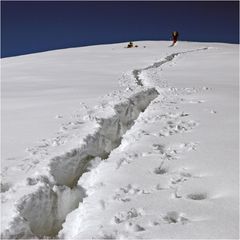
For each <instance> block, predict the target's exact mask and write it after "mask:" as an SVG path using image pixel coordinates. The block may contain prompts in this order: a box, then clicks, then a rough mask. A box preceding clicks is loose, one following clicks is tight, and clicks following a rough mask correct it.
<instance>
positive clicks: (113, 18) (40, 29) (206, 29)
mask: <svg viewBox="0 0 240 240" xmlns="http://www.w3.org/2000/svg"><path fill="white" fill-rule="evenodd" d="M1 24H2V26H1V42H2V45H1V56H2V57H8V56H16V55H22V54H27V53H33V52H41V51H46V50H52V49H60V48H67V47H77V46H84V45H93V44H100V43H114V42H123V41H130V40H132V41H134V40H169V39H170V35H171V32H172V31H174V30H177V31H179V33H180V40H184V41H210V42H212V41H213V42H228V43H239V2H236V1H235V2H230V1H226V2H221V1H213V2H207V1H204V2H203V1H202V2H149V1H148V2H140V1H137V2H114V1H109V2H76V1H73V2H67V1H66V2H60V1H59V2H54V1H53V2H49V1H42V2H40V1H39V2H36V1H33V2H29V1H26V2H13V1H9V2H7V1H5V2H4V1H2V2H1Z"/></svg>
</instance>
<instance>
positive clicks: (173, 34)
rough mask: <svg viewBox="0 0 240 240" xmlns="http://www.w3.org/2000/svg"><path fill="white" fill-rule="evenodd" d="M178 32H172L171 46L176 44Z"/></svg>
mask: <svg viewBox="0 0 240 240" xmlns="http://www.w3.org/2000/svg"><path fill="white" fill-rule="evenodd" d="M178 35H179V34H178V32H172V40H173V43H172V46H173V45H175V44H176V42H177V40H178Z"/></svg>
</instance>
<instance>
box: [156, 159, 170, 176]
mask: <svg viewBox="0 0 240 240" xmlns="http://www.w3.org/2000/svg"><path fill="white" fill-rule="evenodd" d="M163 164H164V162H163V161H162V163H161V165H160V166H159V167H157V168H155V169H154V173H155V174H160V175H163V174H166V173H168V168H167V167H164V166H163Z"/></svg>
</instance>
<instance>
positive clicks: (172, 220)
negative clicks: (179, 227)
mask: <svg viewBox="0 0 240 240" xmlns="http://www.w3.org/2000/svg"><path fill="white" fill-rule="evenodd" d="M163 220H164V221H165V222H167V223H169V224H176V223H181V224H186V223H187V222H189V219H187V218H186V217H184V216H183V214H182V213H178V212H176V211H171V212H167V213H166V215H165V216H163Z"/></svg>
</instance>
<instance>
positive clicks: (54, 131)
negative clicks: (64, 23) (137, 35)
mask: <svg viewBox="0 0 240 240" xmlns="http://www.w3.org/2000/svg"><path fill="white" fill-rule="evenodd" d="M136 44H137V45H138V47H137V48H132V49H127V48H125V46H126V45H127V43H121V44H113V45H100V46H92V47H83V48H73V49H66V50H58V51H50V52H45V53H39V54H32V55H26V56H20V57H12V58H6V59H3V60H1V67H2V84H1V88H2V97H1V100H2V108H1V109H2V112H1V114H2V136H1V137H2V143H1V144H2V146H1V150H2V153H1V159H2V160H1V178H2V182H1V201H2V203H1V231H2V237H3V238H13V239H15V238H33V237H37V238H49V237H51V238H54V237H59V238H65V239H105V238H111V239H129V238H158V239H161V238H166V239H169V238H175V239H177V238H188V239H199V238H238V235H239V228H238V225H239V222H238V214H239V208H238V200H239V199H238V195H239V192H238V175H239V172H238V171H239V165H238V164H239V163H238V154H239V152H238V132H239V131H238V130H239V129H238V119H239V116H238V100H239V99H238V97H239V96H238V91H239V89H238V54H239V49H238V45H230V44H218V43H192V42H179V43H178V45H177V46H174V47H168V46H169V45H170V43H169V42H164V41H160V42H150V41H147V42H136Z"/></svg>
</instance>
